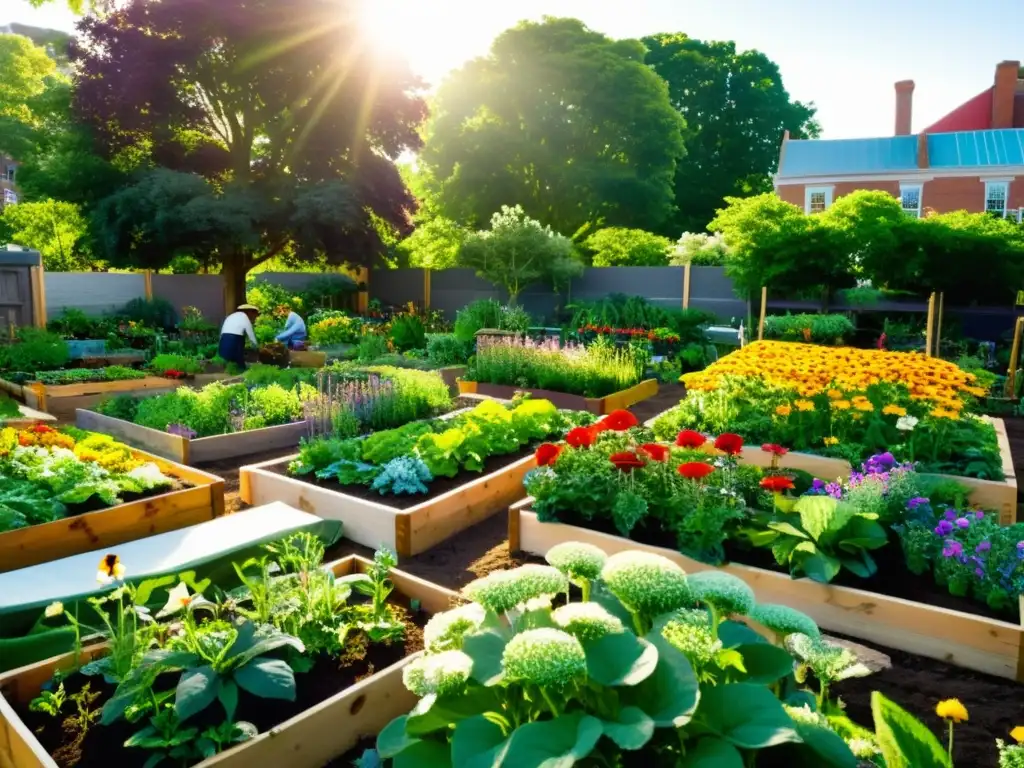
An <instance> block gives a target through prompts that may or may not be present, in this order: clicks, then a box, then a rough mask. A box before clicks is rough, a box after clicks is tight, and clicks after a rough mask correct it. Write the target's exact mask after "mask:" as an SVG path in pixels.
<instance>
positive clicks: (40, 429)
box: [32, 424, 57, 435]
mask: <svg viewBox="0 0 1024 768" xmlns="http://www.w3.org/2000/svg"><path fill="white" fill-rule="evenodd" d="M32 431H33V432H35V433H36V434H37V435H45V434H46V433H47V432H56V431H57V430H55V429H54V428H53V427H48V426H46V425H45V424H36V425H34V426H33V427H32Z"/></svg>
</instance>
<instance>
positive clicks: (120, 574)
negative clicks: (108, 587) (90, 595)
mask: <svg viewBox="0 0 1024 768" xmlns="http://www.w3.org/2000/svg"><path fill="white" fill-rule="evenodd" d="M123 578H124V566H123V565H122V564H121V558H119V557H118V556H117V555H104V556H103V559H102V560H100V564H99V568H98V569H97V571H96V581H98V582H99V583H100V584H109V583H110V582H112V581H121V580H122V579H123Z"/></svg>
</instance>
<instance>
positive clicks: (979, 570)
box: [974, 568, 985, 579]
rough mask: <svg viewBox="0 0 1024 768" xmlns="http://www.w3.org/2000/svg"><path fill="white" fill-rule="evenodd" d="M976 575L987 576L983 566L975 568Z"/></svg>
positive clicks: (979, 576) (980, 577)
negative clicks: (982, 568)
mask: <svg viewBox="0 0 1024 768" xmlns="http://www.w3.org/2000/svg"><path fill="white" fill-rule="evenodd" d="M974 575H975V576H977V577H978V578H979V579H983V578H985V572H984V571H983V570H981V568H975V569H974Z"/></svg>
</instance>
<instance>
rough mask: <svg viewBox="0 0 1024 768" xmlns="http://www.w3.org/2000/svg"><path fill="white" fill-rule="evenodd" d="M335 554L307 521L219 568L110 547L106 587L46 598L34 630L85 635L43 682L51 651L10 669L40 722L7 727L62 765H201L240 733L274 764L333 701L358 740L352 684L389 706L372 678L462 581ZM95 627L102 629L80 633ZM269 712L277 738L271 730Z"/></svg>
mask: <svg viewBox="0 0 1024 768" xmlns="http://www.w3.org/2000/svg"><path fill="white" fill-rule="evenodd" d="M323 556H324V545H323V543H322V542H321V541H320V540H319V539H317V538H316V537H315V536H313V535H311V534H308V533H302V534H294V535H292V536H289V537H287V538H285V539H283V540H281V541H278V542H274V543H271V544H268V545H265V547H264V549H263V551H262V552H261V553H260V554H259V555H257V556H256V557H254V558H252V559H249V560H247V561H245V562H238V563H235V564H234V571H235V573H234V574H233V575H232V578H230V579H228V578H224V579H223V580H220V577H219V576H218V579H219V580H218V583H216V584H212V583H211V582H210V579H208V578H207V579H203V580H201V581H199V580H197V576H196V572H194V571H190V572H188V573H183V574H180V575H178V576H168V577H164V578H160V579H151V580H147V581H143V582H141V583H138V582H133V581H132V580H131V565H132V564H131V563H121V562H120V560H119V559H118V558H117V556H116V554H114V553H111V554H108V555H107V556H106V557H104V558H103V560H102V561H101V562H100V565H99V573H98V579H99V580H100V582H101V584H102V583H106V584H108V585H109V589H108V590H107V591H103V592H101V593H100V594H99V595H98V596H96V597H92V598H90V599H88V600H82V601H81V602H80V603H78V604H75V605H62V604H61V603H54V604H52V605H50V606H48V607H46V608H45V610H41V611H40V614H41V615H40V616H39V618H38V621H37V622H36V627H35V628H34V630H33V631H38V632H46V631H52V630H58V629H61V628H64V630H63V631H65V632H66V631H68V629H70V630H72V631H73V633H74V636H75V637H76V638H77V640H76V648H75V650H74V652H73V653H72V654H70V655H69V656H67V657H65V658H64V659H62V660H61V661H60V663H59V664H58V665H57V668H56V670H55V671H54V674H53V675H52V678H51V679H50V680H49V681H48V682H47V683H46V684H45V685H44V686H43V688H42V690H39V684H40V682H41V681H43V680H45V679H46V678H47V677H48V676H49V673H50V671H51V670H53V663H52V662H43V663H41V664H40V665H37V666H36V667H30V668H25V669H24V670H16V671H14V672H11V673H8V676H7V683H8V685H6V686H5V693H6V694H7V696H8V698H9V700H10V702H11V703H12V704H13V708H14V712H13V713H11V714H7V717H8V718H10V717H12V715H13V716H16V717H18V718H20V720H21V721H22V722H23V723H24V724H25V725H27V726H28V728H23V729H22V730H21V731H20V732H13V731H11V733H13V735H12V736H11V737H10V738H13V739H15V740H26V739H27V740H29V741H23V750H22V753H23V754H31V753H34V754H35V755H38V754H39V752H38V751H37V750H39V749H41V750H42V751H43V752H44V754H49V755H50V756H51V757H52V760H53V761H54V762H55V763H56V764H57V765H58V766H61V768H70V767H71V766H79V768H88V767H89V766H107V765H111V764H114V765H119V766H154V765H157V764H166V765H178V766H188V765H194V764H197V763H200V762H202V761H204V760H205V759H208V758H211V757H213V756H215V755H217V754H218V753H220V752H223V751H225V750H227V749H230V748H232V747H235V746H236V745H242V746H241V747H240V749H241V750H242V751H243V753H244V754H246V755H250V754H251V757H247V758H246V759H250V760H252V761H253V762H252V764H253V765H269V764H275V763H274V761H273V760H272V759H271V760H270V762H267V758H261V756H260V755H261V749H262V748H265V747H268V746H269V747H270V749H271V750H273V749H274V747H275V746H276V744H277V743H283V742H288V741H289V740H290V739H293V738H294V737H293V736H292V735H291V732H290V728H291V727H293V726H294V724H295V722H296V721H301V719H302V718H303V717H304V713H305V711H306V710H309V709H310V708H313V707H320V708H322V707H324V706H326V707H331V706H334V709H335V710H336V717H337V725H336V727H335V728H334V732H333V734H332V738H336V739H338V740H339V742H340V743H342V744H343V747H342V748H343V749H347V748H349V747H350V746H352V745H353V744H354V743H355V741H356V740H357V738H358V735H359V734H358V733H353V734H351V737H350V738H348V740H347V742H346V741H345V738H346V736H347V735H348V732H349V730H350V728H348V727H347V726H346V719H347V718H348V717H349V716H350V712H351V713H354V712H356V711H357V710H358V708H354V707H353V702H351V701H340V702H339V701H338V694H339V692H342V691H345V690H346V689H348V688H350V687H352V686H358V687H359V688H360V690H361V695H362V696H364V697H365V699H364V700H365V701H366V705H367V707H368V708H376V707H379V706H380V705H381V703H382V701H381V699H382V697H380V696H376V694H375V684H377V683H379V682H381V681H382V680H384V679H386V678H389V677H390V678H394V677H395V676H396V675H400V674H401V672H400V666H393V665H395V664H401V663H404V662H403V659H405V658H406V657H407V656H409V655H411V654H414V653H416V652H417V651H419V650H421V649H422V647H423V642H424V631H423V627H424V624H425V622H426V619H427V616H425V615H424V613H423V610H422V609H421V608H420V604H421V603H422V605H423V606H424V607H426V606H430V610H437V609H438V608H439V607H440V606H444V605H447V604H450V602H451V600H452V599H453V598H454V595H453V594H452V593H449V592H447V591H446V590H442V589H440V588H437V587H434V586H433V585H430V584H426V583H425V582H418V583H412V584H411V589H409V586H410V581H409V579H408V577H407V576H403V575H401V574H400V573H399V572H394V571H392V568H393V567H394V565H395V561H394V558H393V556H392V555H391V553H389V552H387V551H386V550H379V551H378V552H377V553H376V555H375V557H374V559H373V562H369V561H359V560H358V559H348V560H342V561H338V562H336V563H333V564H331V565H330V566H324V565H323V564H322V560H323ZM229 570H230V569H229ZM392 577H393V578H394V580H395V582H393V581H392V580H391V578H392ZM396 582H400V583H401V584H405V585H406V587H404V588H402V589H400V590H399V591H395V583H396ZM407 590H408V591H407ZM437 634H438V633H437V632H436V631H435V630H430V631H428V632H427V633H426V638H427V639H429V640H433V639H434V638H435V637H436V636H437ZM87 635H99V636H100V637H101V638H102V640H103V641H104V644H103V645H101V646H96V645H89V646H88V647H87V648H85V649H83V647H82V639H83V638H85V637H86V636H87ZM23 673H24V677H25V679H24V680H23V679H22V676H23ZM374 673H378V674H374ZM364 678H368V679H365V680H364ZM33 681H34V682H33ZM360 681H362V682H360ZM33 685H34V690H31V688H32V686H33ZM11 691H16V693H14V694H13V695H12V693H11ZM32 696H35V697H34V698H32ZM383 698H387V697H383ZM392 698H393V697H392ZM399 698H401V697H399ZM0 703H3V700H2V699H0ZM8 712H9V710H8ZM5 714H6V713H5ZM282 724H283V725H282ZM4 725H5V727H7V728H10V727H11V725H13V723H11V722H8V723H5V724H4ZM271 728H274V729H275V740H276V741H271V742H268V741H266V740H263V739H260V738H259V736H258V734H260V733H264V732H266V731H269V730H270V729H271ZM339 734H340V735H339ZM15 746H17V744H16V743H15ZM302 746H303V748H306V745H302ZM291 748H295V747H291ZM30 750H31V753H30ZM33 764H35V763H33ZM40 764H41V763H40Z"/></svg>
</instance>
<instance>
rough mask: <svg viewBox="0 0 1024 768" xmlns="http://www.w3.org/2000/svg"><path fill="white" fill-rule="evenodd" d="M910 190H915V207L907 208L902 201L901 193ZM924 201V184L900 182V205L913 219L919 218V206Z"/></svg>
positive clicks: (920, 206)
mask: <svg viewBox="0 0 1024 768" xmlns="http://www.w3.org/2000/svg"><path fill="white" fill-rule="evenodd" d="M910 191H916V192H917V208H908V207H907V206H906V204H905V203H904V202H903V195H904V194H905V193H907V192H910ZM923 201H924V184H914V183H910V182H902V181H901V182H900V207H901V208H903V212H904V213H905V214H907V215H908V216H913V217H914V218H915V219H920V218H921V208H922V206H923Z"/></svg>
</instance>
